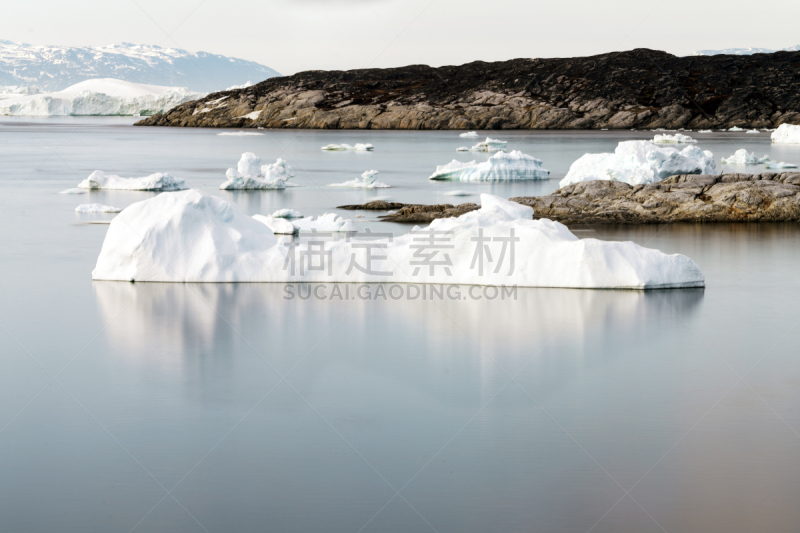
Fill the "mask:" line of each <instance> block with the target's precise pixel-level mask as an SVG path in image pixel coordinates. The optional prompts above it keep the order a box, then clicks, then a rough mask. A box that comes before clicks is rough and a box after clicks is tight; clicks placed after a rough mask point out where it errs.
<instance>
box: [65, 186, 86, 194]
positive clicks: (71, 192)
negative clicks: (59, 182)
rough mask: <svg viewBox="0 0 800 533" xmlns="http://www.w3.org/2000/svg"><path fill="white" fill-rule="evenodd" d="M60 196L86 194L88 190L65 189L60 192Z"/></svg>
mask: <svg viewBox="0 0 800 533" xmlns="http://www.w3.org/2000/svg"><path fill="white" fill-rule="evenodd" d="M58 194H86V189H80V188H77V187H76V188H74V189H64V190H63V191H60V192H59V193H58Z"/></svg>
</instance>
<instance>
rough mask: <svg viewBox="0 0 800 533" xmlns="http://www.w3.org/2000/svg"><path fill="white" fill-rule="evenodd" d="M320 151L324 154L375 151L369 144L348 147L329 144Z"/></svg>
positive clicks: (347, 145) (346, 145)
mask: <svg viewBox="0 0 800 533" xmlns="http://www.w3.org/2000/svg"><path fill="white" fill-rule="evenodd" d="M322 149H323V150H325V151H326V152H344V151H347V150H353V151H355V152H371V151H373V150H374V149H375V147H374V146H372V145H371V144H369V143H367V144H360V143H359V144H356V145H354V146H350V145H349V144H329V145H327V146H323V147H322Z"/></svg>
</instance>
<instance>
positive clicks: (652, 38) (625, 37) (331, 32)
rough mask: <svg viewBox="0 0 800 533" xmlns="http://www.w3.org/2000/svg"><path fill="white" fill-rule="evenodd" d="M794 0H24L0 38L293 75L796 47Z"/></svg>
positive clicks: (798, 12) (0, 26) (799, 12)
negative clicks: (150, 53)
mask: <svg viewBox="0 0 800 533" xmlns="http://www.w3.org/2000/svg"><path fill="white" fill-rule="evenodd" d="M797 20H800V2H798V1H797V0H763V1H761V2H758V3H754V2H752V0H748V1H744V0H693V1H689V0H635V1H632V0H561V1H555V0H553V1H539V0H528V1H525V0H502V1H500V2H487V1H486V0H483V1H479V0H70V1H69V2H64V1H63V0H28V1H27V2H11V1H8V2H4V5H3V16H2V17H0V39H9V40H13V41H23V42H27V43H31V44H50V45H64V46H86V45H105V44H111V43H115V42H122V41H125V42H131V43H137V44H155V45H160V46H165V47H177V48H184V49H186V50H189V51H192V52H196V51H201V50H202V51H205V52H211V53H216V54H223V55H227V56H233V57H238V58H242V59H248V60H251V61H257V62H259V63H262V64H264V65H267V66H269V67H272V68H274V69H276V70H277V71H279V72H281V73H282V74H286V75H289V74H293V73H295V72H299V71H303V70H312V69H320V70H330V69H341V70H346V69H353V68H368V67H396V66H403V65H409V64H427V65H432V66H441V65H455V64H462V63H468V62H470V61H475V60H483V61H498V60H506V59H513V58H517V57H571V56H585V55H592V54H599V53H605V52H610V51H618V50H629V49H633V48H642V47H646V48H653V49H659V50H666V51H667V52H671V53H673V54H676V55H688V54H690V53H692V52H693V51H695V50H699V49H721V48H733V47H749V46H752V47H763V48H773V49H780V48H785V47H788V46H794V45H797V44H800V32H798V31H797V30H796V21H797Z"/></svg>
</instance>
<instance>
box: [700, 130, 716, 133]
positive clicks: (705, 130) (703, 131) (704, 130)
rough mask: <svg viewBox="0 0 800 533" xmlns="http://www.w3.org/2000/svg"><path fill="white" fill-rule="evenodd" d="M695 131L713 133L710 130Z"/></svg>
mask: <svg viewBox="0 0 800 533" xmlns="http://www.w3.org/2000/svg"><path fill="white" fill-rule="evenodd" d="M697 133H714V132H713V131H712V130H698V131H697Z"/></svg>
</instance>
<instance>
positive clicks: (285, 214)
mask: <svg viewBox="0 0 800 533" xmlns="http://www.w3.org/2000/svg"><path fill="white" fill-rule="evenodd" d="M272 216H273V217H275V218H303V213H301V212H300V211H295V210H294V209H278V210H277V211H275V212H274V213H272Z"/></svg>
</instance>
